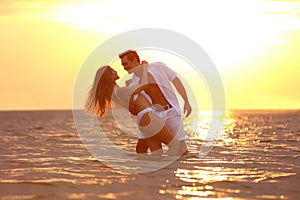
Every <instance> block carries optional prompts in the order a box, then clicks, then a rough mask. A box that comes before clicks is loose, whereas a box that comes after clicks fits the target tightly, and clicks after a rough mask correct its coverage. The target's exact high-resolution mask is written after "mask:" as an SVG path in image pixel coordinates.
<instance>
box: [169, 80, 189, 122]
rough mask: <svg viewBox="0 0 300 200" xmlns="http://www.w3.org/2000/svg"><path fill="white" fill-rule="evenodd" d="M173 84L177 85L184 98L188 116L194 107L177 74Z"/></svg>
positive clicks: (185, 110) (185, 111)
mask: <svg viewBox="0 0 300 200" xmlns="http://www.w3.org/2000/svg"><path fill="white" fill-rule="evenodd" d="M172 83H173V85H174V86H175V88H176V90H177V92H178V93H179V94H180V95H181V96H182V98H183V100H184V107H183V113H186V117H188V116H189V115H190V114H191V112H192V107H191V105H190V103H189V100H188V97H187V94H186V90H185V88H184V86H183V84H182V82H181V81H180V79H179V78H178V77H177V76H176V77H175V78H174V80H173V81H172Z"/></svg>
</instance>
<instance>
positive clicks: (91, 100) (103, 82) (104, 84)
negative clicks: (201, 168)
mask: <svg viewBox="0 0 300 200" xmlns="http://www.w3.org/2000/svg"><path fill="white" fill-rule="evenodd" d="M146 77H147V73H146V70H143V77H142V78H141V85H138V86H129V87H119V86H118V85H117V84H116V80H118V79H119V76H118V74H117V72H116V71H115V70H114V69H112V68H111V67H110V66H103V67H100V68H99V69H98V71H97V73H96V75H95V79H94V83H93V85H92V87H91V89H90V90H89V93H88V98H87V101H86V105H85V109H86V111H87V112H88V113H92V114H96V115H98V116H103V115H104V114H105V111H106V110H107V109H109V108H110V106H111V101H112V95H116V96H117V97H118V98H119V99H121V100H122V101H123V102H129V105H128V104H127V105H128V106H129V111H130V112H131V113H132V114H134V115H137V124H138V126H139V129H140V131H141V132H142V133H143V134H144V136H145V138H146V142H147V144H148V146H149V147H150V150H151V152H152V154H161V153H162V143H164V144H166V145H168V147H169V150H168V153H167V154H178V153H179V150H178V141H177V140H176V139H175V138H174V136H173V135H172V134H171V133H170V131H169V129H168V128H167V127H166V126H165V125H164V123H163V122H162V120H160V119H159V118H158V117H157V116H156V115H155V113H154V111H153V109H152V104H151V98H150V97H149V96H148V95H147V94H146V93H144V92H143V88H144V87H146V86H145V84H144V86H143V83H144V82H145V81H146V79H147V78H146ZM137 152H139V151H138V149H137Z"/></svg>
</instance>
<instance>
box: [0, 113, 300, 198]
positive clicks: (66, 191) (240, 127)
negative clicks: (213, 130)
mask: <svg viewBox="0 0 300 200" xmlns="http://www.w3.org/2000/svg"><path fill="white" fill-rule="evenodd" d="M202 122H203V123H202ZM192 123H193V119H189V120H186V121H185V124H186V129H193V126H191V124H192ZM207 125H208V123H207V122H206V120H205V115H204V116H203V117H202V119H201V123H199V124H197V126H198V129H197V132H196V133H193V135H192V137H190V139H191V138H192V142H191V145H190V149H189V150H190V154H189V155H187V156H183V157H181V158H180V159H178V160H176V161H174V162H172V163H171V164H169V165H167V166H165V167H163V168H162V169H159V170H156V171H151V172H148V173H142V174H136V173H129V172H124V171H119V170H117V169H116V168H114V167H112V166H110V165H107V164H104V163H103V162H102V163H101V162H99V161H98V160H97V159H95V158H94V157H93V156H92V155H91V154H90V153H89V151H88V150H86V146H85V145H83V143H82V141H81V139H80V137H79V136H78V134H77V130H76V128H75V124H74V121H73V116H72V112H71V111H22V112H21V111H20V112H19V111H15V112H0V131H1V137H0V142H1V147H0V148H1V149H0V151H1V160H0V173H1V175H0V177H1V179H0V199H97V198H98V199H202V198H208V199H209V198H210V199H214V198H218V199H222V198H223V199H298V196H299V195H300V191H299V189H298V188H299V185H300V111H231V112H228V113H227V114H226V119H225V121H224V123H223V125H224V126H223V131H222V134H221V135H220V137H218V138H214V139H216V144H215V146H214V148H213V149H212V150H211V151H210V152H208V154H207V155H202V154H199V151H201V148H202V147H203V146H202V145H203V144H204V143H205V142H206V140H205V136H203V132H205V130H207ZM191 127H192V128H191ZM105 128H106V129H107V130H108V131H110V133H111V134H110V137H109V139H110V140H111V141H113V143H114V144H115V145H118V146H120V147H122V148H123V149H124V150H127V151H131V152H134V147H135V142H136V140H135V138H132V137H128V136H124V134H121V133H120V132H119V131H118V129H117V128H116V126H115V124H113V123H109V121H107V122H105ZM101 148H102V149H108V150H109V149H110V147H109V146H104V147H103V146H102V147H101ZM105 156H107V157H108V158H107V159H110V160H114V158H116V157H117V156H116V154H114V153H111V154H105ZM131 156H132V161H133V162H132V163H134V162H136V161H137V160H139V159H140V158H139V157H137V156H135V155H131ZM142 159H145V158H142ZM151 159H153V158H151ZM154 159H157V158H154ZM115 160H116V159H115ZM155 161H157V160H155ZM163 161H164V160H162V162H163ZM117 162H118V164H119V165H122V160H117ZM123 167H127V168H129V171H130V170H131V169H130V168H133V167H134V166H133V165H132V166H129V165H128V162H123ZM125 171H126V170H125Z"/></svg>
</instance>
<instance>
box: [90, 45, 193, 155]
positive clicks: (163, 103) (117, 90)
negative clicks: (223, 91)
mask: <svg viewBox="0 0 300 200" xmlns="http://www.w3.org/2000/svg"><path fill="white" fill-rule="evenodd" d="M119 58H120V59H121V62H122V65H123V67H124V69H125V70H126V71H127V72H128V73H129V74H131V73H132V74H133V77H132V79H131V80H130V81H128V82H127V84H126V86H125V87H120V86H118V85H117V84H116V80H118V79H119V76H118V74H117V72H116V71H115V70H114V69H112V68H111V67H110V66H103V67H100V68H99V69H98V71H97V73H96V75H95V79H94V83H93V85H92V87H91V88H90V90H89V93H88V97H87V101H86V105H85V109H86V111H87V112H89V113H92V114H96V115H98V116H103V115H104V114H105V111H106V110H107V109H109V108H110V107H111V103H112V101H117V102H115V103H117V104H123V105H125V106H126V107H127V108H128V110H129V112H130V113H131V114H132V115H136V116H137V121H136V123H137V125H138V128H139V131H140V132H139V133H138V142H137V145H136V152H137V153H147V149H148V148H150V150H151V154H152V155H153V154H162V153H163V151H162V144H166V145H167V146H168V148H169V149H168V151H167V154H169V155H181V154H184V153H187V146H186V143H185V136H184V129H183V122H182V118H181V108H180V105H179V102H178V99H177V97H176V94H175V91H174V89H173V87H172V84H173V86H174V87H175V88H176V90H177V92H178V93H179V94H180V95H181V96H182V98H183V100H184V107H183V111H184V113H186V116H188V115H189V114H190V113H191V110H192V108H191V106H190V104H189V101H188V98H187V94H186V90H185V88H184V86H183V84H182V82H181V81H180V79H179V78H178V77H177V74H176V73H175V72H174V71H173V70H171V69H170V68H169V67H167V66H166V65H165V64H163V63H161V62H155V63H150V64H148V63H147V62H145V61H142V62H141V61H140V58H139V56H138V54H137V52H136V51H134V50H128V51H126V52H124V53H121V54H120V55H119ZM171 83H172V84H171Z"/></svg>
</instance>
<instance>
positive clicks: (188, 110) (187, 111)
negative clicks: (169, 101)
mask: <svg viewBox="0 0 300 200" xmlns="http://www.w3.org/2000/svg"><path fill="white" fill-rule="evenodd" d="M191 112H192V107H191V105H190V103H186V102H185V103H184V107H183V113H184V114H185V116H186V117H188V116H189V115H190V114H191Z"/></svg>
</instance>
